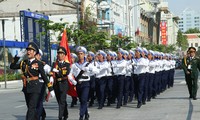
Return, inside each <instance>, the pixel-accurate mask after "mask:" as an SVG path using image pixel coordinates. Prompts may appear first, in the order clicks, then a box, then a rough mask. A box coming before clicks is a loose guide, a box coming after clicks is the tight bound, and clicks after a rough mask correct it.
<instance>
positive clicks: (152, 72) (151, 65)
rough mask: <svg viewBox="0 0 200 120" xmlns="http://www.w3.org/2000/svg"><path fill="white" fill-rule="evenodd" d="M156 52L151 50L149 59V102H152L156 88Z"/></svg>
mask: <svg viewBox="0 0 200 120" xmlns="http://www.w3.org/2000/svg"><path fill="white" fill-rule="evenodd" d="M154 55H155V54H154V51H152V50H149V53H148V59H149V78H147V79H149V84H148V93H147V101H148V102H149V101H151V98H152V96H153V91H154V86H155V68H156V63H155V60H154Z"/></svg>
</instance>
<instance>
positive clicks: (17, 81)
mask: <svg viewBox="0 0 200 120" xmlns="http://www.w3.org/2000/svg"><path fill="white" fill-rule="evenodd" d="M19 82H21V80H12V81H6V83H7V84H12V83H19ZM0 85H5V81H3V82H0Z"/></svg>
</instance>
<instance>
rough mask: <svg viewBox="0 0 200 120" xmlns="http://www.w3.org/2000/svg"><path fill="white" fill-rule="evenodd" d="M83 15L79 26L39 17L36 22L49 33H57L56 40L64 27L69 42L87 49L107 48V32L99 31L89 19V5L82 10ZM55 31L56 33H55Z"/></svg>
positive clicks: (59, 38)
mask: <svg viewBox="0 0 200 120" xmlns="http://www.w3.org/2000/svg"><path fill="white" fill-rule="evenodd" d="M83 16H84V17H82V19H81V20H80V22H79V23H78V24H79V26H80V27H79V28H80V29H79V28H77V26H76V23H75V22H74V23H73V24H72V25H69V23H54V22H52V21H50V20H44V19H40V20H38V23H39V24H41V25H42V26H43V27H44V28H45V29H46V30H47V31H49V30H50V31H51V35H57V36H56V37H57V40H58V41H60V40H61V34H62V32H63V29H64V28H65V26H67V27H66V29H67V35H68V40H69V42H75V44H76V45H79V43H80V45H81V46H85V47H87V48H88V49H89V50H92V51H97V50H98V49H108V48H109V47H110V45H109V42H107V41H108V40H109V39H108V34H107V33H105V32H102V31H99V30H98V28H97V26H96V22H93V21H91V18H92V17H91V12H90V7H87V8H86V10H85V12H84V15H83ZM56 33H57V34H56Z"/></svg>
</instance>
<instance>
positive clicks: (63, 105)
mask: <svg viewBox="0 0 200 120" xmlns="http://www.w3.org/2000/svg"><path fill="white" fill-rule="evenodd" d="M53 88H54V91H55V95H56V100H57V103H58V106H59V114H58V118H59V119H61V118H63V117H64V118H68V109H67V102H66V99H67V90H68V83H67V80H62V81H59V82H58V81H57V82H56V83H55V84H54V85H53Z"/></svg>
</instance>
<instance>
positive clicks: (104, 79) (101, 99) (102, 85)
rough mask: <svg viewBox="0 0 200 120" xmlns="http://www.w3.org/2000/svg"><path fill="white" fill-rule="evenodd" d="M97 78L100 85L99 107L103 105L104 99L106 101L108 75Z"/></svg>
mask: <svg viewBox="0 0 200 120" xmlns="http://www.w3.org/2000/svg"><path fill="white" fill-rule="evenodd" d="M97 79H98V80H97V82H98V85H99V96H98V103H99V107H103V106H104V101H105V88H106V82H107V77H101V78H97Z"/></svg>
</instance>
